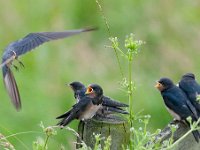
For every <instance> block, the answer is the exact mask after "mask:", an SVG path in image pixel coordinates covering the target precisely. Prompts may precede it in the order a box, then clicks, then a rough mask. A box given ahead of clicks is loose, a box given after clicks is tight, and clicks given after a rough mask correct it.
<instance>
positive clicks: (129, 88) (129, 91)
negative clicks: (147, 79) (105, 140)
mask: <svg viewBox="0 0 200 150" xmlns="http://www.w3.org/2000/svg"><path fill="white" fill-rule="evenodd" d="M128 66H129V67H128V70H129V79H128V80H129V87H128V95H129V113H130V116H129V118H130V119H129V120H130V125H131V127H133V122H132V120H133V116H132V111H133V110H132V105H133V104H132V100H133V92H132V62H131V60H129V64H128ZM132 134H133V133H132V132H131V134H130V139H131V138H132V136H133V135H132ZM130 149H133V142H132V141H130Z"/></svg>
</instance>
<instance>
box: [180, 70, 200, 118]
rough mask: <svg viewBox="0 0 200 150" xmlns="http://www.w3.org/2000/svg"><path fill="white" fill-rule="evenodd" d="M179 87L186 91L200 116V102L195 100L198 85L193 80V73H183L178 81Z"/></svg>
mask: <svg viewBox="0 0 200 150" xmlns="http://www.w3.org/2000/svg"><path fill="white" fill-rule="evenodd" d="M179 88H181V89H182V90H183V91H184V92H185V93H186V95H187V96H188V98H189V100H190V101H191V103H192V104H193V106H194V107H195V108H196V110H197V112H198V116H199V117H200V103H199V102H198V100H197V97H198V95H199V94H200V85H199V84H198V83H197V81H196V80H195V75H194V74H193V73H186V74H184V75H183V76H182V78H181V80H180V82H179Z"/></svg>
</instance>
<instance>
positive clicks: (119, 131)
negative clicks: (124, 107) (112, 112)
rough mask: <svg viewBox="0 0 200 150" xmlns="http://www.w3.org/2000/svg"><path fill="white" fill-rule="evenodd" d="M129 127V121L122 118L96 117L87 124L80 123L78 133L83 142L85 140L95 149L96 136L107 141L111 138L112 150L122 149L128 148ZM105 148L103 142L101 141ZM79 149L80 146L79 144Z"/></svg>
mask: <svg viewBox="0 0 200 150" xmlns="http://www.w3.org/2000/svg"><path fill="white" fill-rule="evenodd" d="M129 129H130V127H129V125H128V122H127V120H125V119H124V118H122V117H118V116H112V118H99V117H94V118H93V119H91V120H88V121H86V122H80V123H79V126H78V133H79V135H80V138H81V140H83V141H84V142H85V143H86V144H87V146H89V147H91V148H92V149H93V148H94V145H95V138H94V134H101V137H105V138H106V139H107V137H108V136H111V147H110V149H111V150H119V149H122V145H124V147H126V145H128V144H129V136H130V133H129ZM78 143H80V140H78ZM100 144H101V146H102V147H103V142H102V141H101V143H100ZM77 148H80V145H79V144H77Z"/></svg>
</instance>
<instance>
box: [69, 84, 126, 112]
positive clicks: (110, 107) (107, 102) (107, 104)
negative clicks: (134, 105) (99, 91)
mask: <svg viewBox="0 0 200 150" xmlns="http://www.w3.org/2000/svg"><path fill="white" fill-rule="evenodd" d="M69 86H70V87H71V89H72V90H73V91H74V97H75V99H76V101H77V102H79V101H80V99H81V97H83V96H84V95H85V91H86V87H85V85H84V84H83V83H81V82H79V81H74V82H72V83H70V84H69ZM102 107H103V108H102V109H100V110H99V113H103V114H110V113H112V112H117V113H122V114H128V112H127V111H125V110H123V109H122V108H121V107H128V105H127V104H124V103H121V102H118V101H116V100H113V99H111V98H109V97H107V96H104V95H103V103H102Z"/></svg>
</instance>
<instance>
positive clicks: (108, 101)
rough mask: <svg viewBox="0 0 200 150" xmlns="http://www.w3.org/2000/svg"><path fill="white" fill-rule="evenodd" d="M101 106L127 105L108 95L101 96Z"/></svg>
mask: <svg viewBox="0 0 200 150" xmlns="http://www.w3.org/2000/svg"><path fill="white" fill-rule="evenodd" d="M102 105H103V106H109V107H128V106H129V105H127V104H124V103H121V102H118V101H116V100H113V99H111V98H110V97H107V96H103V103H102Z"/></svg>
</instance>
